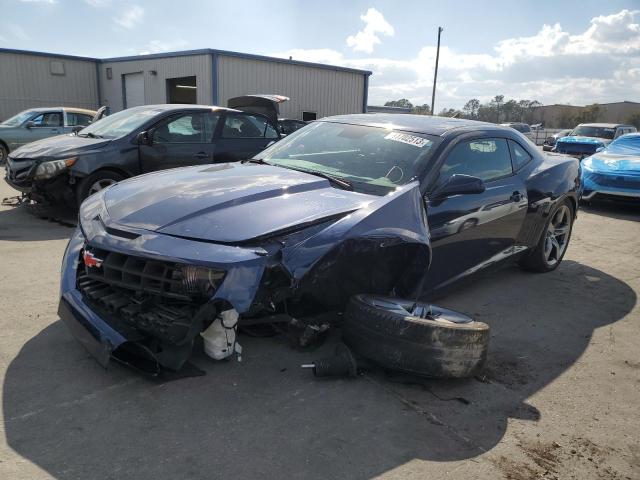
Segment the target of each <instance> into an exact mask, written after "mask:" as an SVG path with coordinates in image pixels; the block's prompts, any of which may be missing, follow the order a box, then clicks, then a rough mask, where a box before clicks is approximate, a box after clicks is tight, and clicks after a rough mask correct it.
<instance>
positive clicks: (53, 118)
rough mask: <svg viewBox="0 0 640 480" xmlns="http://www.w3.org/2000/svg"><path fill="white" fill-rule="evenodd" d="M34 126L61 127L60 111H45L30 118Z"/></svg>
mask: <svg viewBox="0 0 640 480" xmlns="http://www.w3.org/2000/svg"><path fill="white" fill-rule="evenodd" d="M31 121H32V122H33V126H34V127H61V126H62V112H47V113H42V114H40V115H38V116H37V117H34V118H33V119H31Z"/></svg>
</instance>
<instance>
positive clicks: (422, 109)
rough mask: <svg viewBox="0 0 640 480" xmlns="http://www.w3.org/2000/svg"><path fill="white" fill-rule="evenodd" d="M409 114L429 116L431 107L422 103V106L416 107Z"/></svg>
mask: <svg viewBox="0 0 640 480" xmlns="http://www.w3.org/2000/svg"><path fill="white" fill-rule="evenodd" d="M411 113H414V114H416V115H430V114H431V107H430V106H429V105H427V104H426V103H423V104H422V105H416V106H415V107H413V109H412V110H411Z"/></svg>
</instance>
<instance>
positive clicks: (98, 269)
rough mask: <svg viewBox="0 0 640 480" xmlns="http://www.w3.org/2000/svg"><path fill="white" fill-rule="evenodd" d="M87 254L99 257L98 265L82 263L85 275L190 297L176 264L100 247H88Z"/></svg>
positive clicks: (169, 295) (156, 292) (170, 295)
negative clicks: (88, 265) (100, 261)
mask: <svg viewBox="0 0 640 480" xmlns="http://www.w3.org/2000/svg"><path fill="white" fill-rule="evenodd" d="M91 253H92V254H93V255H94V256H95V257H96V258H98V259H100V260H102V264H101V265H100V266H94V267H87V266H85V274H86V275H87V277H88V278H91V279H93V280H100V281H103V282H105V283H107V284H109V285H114V286H117V287H122V288H127V289H130V290H134V291H139V292H146V293H151V294H154V295H160V296H162V297H166V298H170V299H176V300H189V299H190V296H189V295H188V294H187V292H186V291H185V288H184V285H183V276H182V269H181V268H180V266H179V265H176V264H172V263H169V262H162V261H159V260H151V259H146V258H141V257H135V256H131V255H124V254H122V253H116V252H109V251H106V250H100V249H92V250H91Z"/></svg>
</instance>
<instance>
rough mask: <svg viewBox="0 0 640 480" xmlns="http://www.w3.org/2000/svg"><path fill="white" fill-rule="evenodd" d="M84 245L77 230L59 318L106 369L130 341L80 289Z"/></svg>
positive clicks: (67, 259)
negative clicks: (79, 268) (79, 279)
mask: <svg viewBox="0 0 640 480" xmlns="http://www.w3.org/2000/svg"><path fill="white" fill-rule="evenodd" d="M83 245H84V238H83V236H82V233H81V232H80V230H79V229H77V230H76V231H75V232H74V234H73V236H72V237H71V239H70V240H69V244H68V245H67V250H66V251H65V254H64V259H63V261H62V279H61V284H60V303H59V304H58V315H59V316H60V318H61V319H62V320H63V321H64V322H65V324H66V325H67V326H68V327H69V330H71V333H72V334H73V336H74V337H76V339H77V340H78V341H79V342H80V343H81V344H82V345H84V347H85V348H86V349H87V350H88V351H89V353H91V355H92V356H94V357H95V358H96V360H98V362H99V363H100V364H101V365H102V366H104V367H106V366H107V364H108V363H109V359H110V357H111V354H112V352H113V351H114V350H115V349H116V348H118V347H119V346H120V345H122V344H123V343H125V342H126V341H127V338H126V337H125V336H124V335H123V334H122V333H121V332H119V331H118V330H116V329H115V328H114V327H113V326H112V325H110V324H109V323H107V322H106V321H105V320H103V319H102V318H100V317H99V316H98V315H97V314H96V313H95V312H94V311H93V310H91V308H90V307H89V306H88V305H87V304H86V303H85V302H84V300H83V299H82V295H81V294H80V292H79V291H78V290H77V289H76V285H75V282H76V272H77V268H78V257H79V255H80V250H81V249H82V246H83Z"/></svg>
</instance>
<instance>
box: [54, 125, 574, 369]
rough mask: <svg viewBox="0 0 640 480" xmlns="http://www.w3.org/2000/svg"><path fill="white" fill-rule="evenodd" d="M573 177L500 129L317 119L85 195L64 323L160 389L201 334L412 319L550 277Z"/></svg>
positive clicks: (557, 160)
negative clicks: (511, 284)
mask: <svg viewBox="0 0 640 480" xmlns="http://www.w3.org/2000/svg"><path fill="white" fill-rule="evenodd" d="M579 170H580V169H579V162H578V160H576V159H574V158H571V157H564V156H560V155H555V156H548V155H545V154H543V153H542V152H541V151H540V150H539V149H537V148H536V147H535V146H534V145H533V144H532V143H531V142H530V141H529V140H528V139H527V138H526V137H524V136H523V135H522V134H521V133H520V132H517V131H516V130H514V129H512V128H508V127H501V126H496V125H492V124H487V123H481V122H473V121H469V120H459V119H449V118H439V117H428V116H421V115H392V114H389V115H387V114H362V115H345V116H337V117H329V118H325V119H322V120H321V121H316V122H312V123H311V124H309V125H307V126H305V127H303V128H301V129H299V130H297V131H295V132H293V133H292V134H291V135H288V136H286V137H285V138H284V139H282V140H281V141H279V142H278V143H275V144H274V145H272V146H271V147H268V148H267V149H266V150H264V151H263V152H261V153H259V154H258V155H256V156H255V157H254V158H253V159H251V160H248V161H243V162H240V163H220V164H213V165H197V166H193V167H186V168H177V169H171V170H164V171H162V172H157V173H153V174H148V175H142V176H139V177H135V178H132V179H128V180H125V181H122V182H119V183H117V184H115V185H112V186H109V187H107V188H105V189H102V190H100V191H99V192H97V193H96V194H94V195H92V196H90V197H89V198H88V199H87V200H86V201H85V202H84V203H83V204H82V206H81V208H80V212H79V225H78V229H77V230H76V231H75V233H74V234H73V236H72V238H71V240H70V243H69V245H68V247H67V250H66V253H65V256H64V260H63V265H62V281H61V298H60V303H59V310H58V311H59V314H60V316H61V318H62V319H63V320H64V321H65V323H66V324H67V325H68V326H69V327H70V329H71V330H72V332H73V333H74V334H75V336H76V337H77V338H78V339H79V340H80V342H82V343H83V344H84V345H85V346H86V347H87V348H88V350H89V351H90V352H91V353H92V354H93V355H94V356H95V357H96V358H97V359H98V360H99V361H100V363H102V364H103V365H106V364H107V362H108V361H109V359H110V358H115V359H117V360H119V361H122V362H124V363H128V364H131V365H134V366H137V367H138V368H141V369H143V370H145V371H149V372H152V373H154V374H155V373H156V372H158V369H159V368H163V369H169V370H179V369H181V368H182V366H183V365H184V363H185V362H186V361H187V359H188V358H189V355H190V353H191V349H192V347H193V346H194V342H195V340H196V338H197V337H198V335H202V336H203V337H205V336H206V335H207V333H206V332H210V330H211V328H218V330H217V332H220V331H223V330H224V328H227V326H230V325H239V326H240V327H242V326H243V325H244V326H247V325H255V323H256V322H263V321H266V322H273V321H276V319H277V318H282V317H283V316H286V317H291V318H294V319H296V324H302V325H307V327H306V328H308V331H309V332H311V333H313V332H315V331H318V330H321V327H320V326H318V322H319V320H318V319H319V318H322V316H323V315H325V316H326V315H327V313H329V312H344V311H345V307H346V306H347V304H348V302H350V301H351V300H353V298H355V297H354V296H358V295H359V294H367V295H369V296H372V295H379V296H385V298H386V297H389V296H391V297H394V298H398V297H399V298H408V299H411V300H409V301H408V302H405V304H409V305H412V304H417V303H416V300H417V299H418V298H420V297H421V296H422V295H423V294H430V293H433V292H436V291H441V289H442V288H445V287H448V286H449V285H450V284H452V283H454V282H456V281H458V280H460V279H464V278H468V277H469V276H470V275H471V274H473V273H475V272H478V271H481V270H485V269H487V268H489V267H495V266H497V265H500V264H502V263H504V262H509V261H518V262H520V264H521V265H522V266H523V267H524V268H527V269H530V270H534V271H539V272H549V271H551V270H554V269H555V268H557V267H558V265H559V264H560V262H561V261H562V258H563V255H564V253H565V252H566V249H567V246H568V244H569V238H570V235H571V227H572V225H573V221H574V219H575V215H576V212H577V206H578V194H579V187H580V176H579ZM368 298H369V301H368V303H367V304H371V305H374V304H375V305H376V307H375V308H387V307H384V305H389V304H390V303H392V302H390V301H389V300H379V301H378V300H371V298H370V297H368ZM350 299H351V300H350ZM361 303H366V302H361ZM371 305H370V306H371ZM380 305H382V306H380ZM362 308H365V307H364V306H362ZM366 308H369V307H366ZM373 308H374V307H371V309H373ZM389 308H390V309H391V307H389ZM402 308H405V307H402ZM407 308H408V307H407ZM371 309H369V310H371ZM369 310H367V311H369ZM396 310H397V309H396ZM396 310H394V311H396ZM347 313H348V310H347ZM387 313H388V312H387ZM407 315H414V316H415V315H416V313H415V312H414V313H411V312H409V311H407ZM225 316H226V317H227V320H228V323H225V324H224V325H223V326H220V324H221V323H222V322H224V321H225V320H221V321H220V323H218V318H219V317H220V318H224V317H225ZM383 316H384V317H385V318H389V315H383ZM363 318H367V319H371V318H372V316H371V314H366V315H363ZM421 318H422V317H421ZM372 321H373V320H372ZM418 321H419V320H417V322H418ZM212 322H213V323H212ZM374 323H375V322H374ZM414 323H415V322H414ZM445 323H446V322H440V324H439V325H441V324H442V325H444V324H445ZM229 328H231V327H229ZM370 328H375V325H372V326H371V327H370ZM439 328H440V327H439ZM442 328H449V329H451V330H455V332H454V333H456V335H457V334H458V333H460V332H462V331H463V330H465V328H467V330H468V333H469V335H470V336H471V337H474V336H475V335H476V333H474V331H473V330H472V328H471V327H465V326H464V325H460V324H454V323H451V322H449V323H446V325H445V326H442ZM305 331H306V329H305ZM214 333H216V332H214ZM223 333H225V334H226V333H229V337H228V338H229V339H231V338H235V336H234V334H233V333H231V332H223ZM388 337H389V335H388V334H387V335H386V336H385V335H382V337H380V338H386V339H388ZM206 338H209V337H206ZM214 338H215V339H220V336H219V335H217V333H216V336H215V337H214ZM441 338H442V337H439V340H438V342H441ZM229 341H230V343H233V341H231V340H229ZM458 342H459V341H458ZM210 343H211V344H212V345H213V344H214V342H213V341H211V342H210ZM207 345H209V344H207V342H206V341H205V351H206V348H208V347H207ZM456 345H458V344H456ZM211 348H212V351H213V348H214V347H211ZM230 348H232V347H230ZM455 348H456V349H458V350H459V347H455ZM223 349H224V348H223ZM458 350H456V351H458ZM465 351H466V350H465ZM214 353H215V352H214ZM228 353H229V352H228V351H225V352H220V357H222V356H223V355H226V354H228ZM465 355H466V353H465ZM212 356H213V355H212ZM141 358H142V359H143V360H142V361H141V360H140V359H141ZM214 358H215V357H214ZM447 358H448V357H447ZM141 365H142V366H141Z"/></svg>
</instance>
